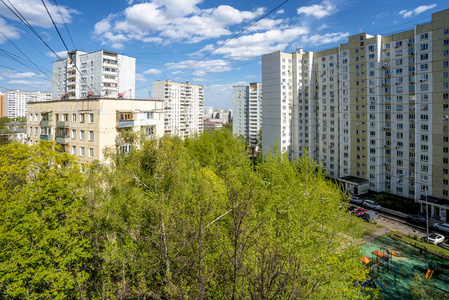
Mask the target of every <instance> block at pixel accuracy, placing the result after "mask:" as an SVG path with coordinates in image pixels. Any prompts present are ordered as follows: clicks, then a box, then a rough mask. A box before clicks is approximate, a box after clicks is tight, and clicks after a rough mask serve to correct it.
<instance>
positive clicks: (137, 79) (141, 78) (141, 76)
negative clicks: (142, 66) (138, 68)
mask: <svg viewBox="0 0 449 300" xmlns="http://www.w3.org/2000/svg"><path fill="white" fill-rule="evenodd" d="M136 81H139V82H143V83H145V82H147V80H146V78H145V76H144V75H143V74H141V73H136Z"/></svg>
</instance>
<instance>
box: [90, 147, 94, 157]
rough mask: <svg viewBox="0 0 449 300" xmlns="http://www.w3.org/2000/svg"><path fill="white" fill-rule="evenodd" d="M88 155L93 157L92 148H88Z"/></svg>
mask: <svg viewBox="0 0 449 300" xmlns="http://www.w3.org/2000/svg"><path fill="white" fill-rule="evenodd" d="M89 157H90V158H93V157H94V148H89Z"/></svg>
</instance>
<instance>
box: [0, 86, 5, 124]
mask: <svg viewBox="0 0 449 300" xmlns="http://www.w3.org/2000/svg"><path fill="white" fill-rule="evenodd" d="M3 117H6V102H5V95H4V94H2V93H1V92H0V118H3Z"/></svg>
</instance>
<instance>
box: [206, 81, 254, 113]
mask: <svg viewBox="0 0 449 300" xmlns="http://www.w3.org/2000/svg"><path fill="white" fill-rule="evenodd" d="M247 84H248V82H246V81H238V82H232V83H228V84H213V85H205V86H204V99H205V100H204V102H205V103H204V105H205V106H212V107H214V108H221V109H228V108H232V87H233V86H237V85H247Z"/></svg>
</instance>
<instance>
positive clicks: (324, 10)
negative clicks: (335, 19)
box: [297, 0, 337, 19]
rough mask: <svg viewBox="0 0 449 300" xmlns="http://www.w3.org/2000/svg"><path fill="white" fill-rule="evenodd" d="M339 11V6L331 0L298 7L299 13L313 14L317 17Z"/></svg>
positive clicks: (320, 17)
mask: <svg viewBox="0 0 449 300" xmlns="http://www.w3.org/2000/svg"><path fill="white" fill-rule="evenodd" d="M336 12H337V8H336V6H335V5H334V4H332V3H331V2H330V1H327V0H325V1H323V2H321V4H313V5H310V6H302V7H300V8H298V9H297V13H298V15H301V14H304V15H306V16H313V17H315V18H317V19H322V18H324V17H327V16H330V15H332V14H335V13H336Z"/></svg>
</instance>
